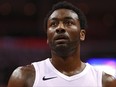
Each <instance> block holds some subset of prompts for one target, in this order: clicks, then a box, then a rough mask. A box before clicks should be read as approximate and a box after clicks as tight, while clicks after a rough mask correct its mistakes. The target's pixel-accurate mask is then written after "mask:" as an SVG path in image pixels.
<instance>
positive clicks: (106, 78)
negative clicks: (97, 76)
mask: <svg viewBox="0 0 116 87" xmlns="http://www.w3.org/2000/svg"><path fill="white" fill-rule="evenodd" d="M114 81H115V78H114V77H113V76H112V75H109V74H107V73H105V72H103V75H102V83H103V87H110V85H111V84H112V83H113V82H114Z"/></svg>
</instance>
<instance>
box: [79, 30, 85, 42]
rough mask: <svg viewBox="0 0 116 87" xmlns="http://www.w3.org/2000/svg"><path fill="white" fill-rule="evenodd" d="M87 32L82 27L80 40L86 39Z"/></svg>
mask: <svg viewBox="0 0 116 87" xmlns="http://www.w3.org/2000/svg"><path fill="white" fill-rule="evenodd" d="M85 33H86V31H85V30H84V29H81V31H80V40H81V41H84V40H85Z"/></svg>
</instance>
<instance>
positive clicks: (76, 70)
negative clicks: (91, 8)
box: [8, 2, 114, 87]
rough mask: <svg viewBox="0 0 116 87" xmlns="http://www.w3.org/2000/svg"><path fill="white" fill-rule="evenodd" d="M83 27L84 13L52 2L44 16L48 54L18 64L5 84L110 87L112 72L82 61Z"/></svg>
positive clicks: (19, 86)
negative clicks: (49, 55) (48, 47)
mask: <svg viewBox="0 0 116 87" xmlns="http://www.w3.org/2000/svg"><path fill="white" fill-rule="evenodd" d="M86 26H87V23H86V19H85V16H84V14H83V13H82V12H81V11H80V10H79V9H78V8H76V7H75V6H73V5H72V4H70V3H68V2H60V3H57V4H56V5H54V6H53V8H52V10H51V11H50V12H49V14H48V15H47V17H46V19H45V28H46V32H47V43H48V44H49V46H50V48H51V57H50V58H47V59H45V60H42V61H38V62H34V63H32V64H31V65H27V66H21V67H18V68H17V69H16V70H14V72H13V73H12V75H11V77H10V79H9V82H8V87H110V84H111V82H112V81H113V80H114V78H113V77H112V76H111V75H108V74H106V73H104V72H102V71H101V70H98V69H96V68H94V67H93V66H91V65H90V64H88V63H84V62H82V61H81V58H80V42H81V41H84V40H85V34H86V31H85V29H86Z"/></svg>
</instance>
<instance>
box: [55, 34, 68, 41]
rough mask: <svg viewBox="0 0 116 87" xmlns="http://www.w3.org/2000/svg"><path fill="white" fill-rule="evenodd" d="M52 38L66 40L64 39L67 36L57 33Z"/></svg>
mask: <svg viewBox="0 0 116 87" xmlns="http://www.w3.org/2000/svg"><path fill="white" fill-rule="evenodd" d="M54 39H55V40H61V39H64V40H66V39H68V37H67V36H66V35H57V36H56V37H55V38H54Z"/></svg>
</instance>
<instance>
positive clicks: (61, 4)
mask: <svg viewBox="0 0 116 87" xmlns="http://www.w3.org/2000/svg"><path fill="white" fill-rule="evenodd" d="M63 8H64V9H69V10H73V11H74V12H75V13H76V14H77V15H78V17H79V21H80V26H81V29H86V28H87V21H86V17H85V15H84V13H83V12H82V11H81V10H80V9H79V8H77V7H76V6H74V5H72V4H71V3H69V2H66V1H63V2H59V3H57V4H55V5H54V6H53V7H52V9H51V11H49V13H48V14H47V16H46V17H45V19H44V28H45V30H46V29H47V21H48V18H49V17H50V15H51V14H52V13H53V12H54V11H55V10H57V9H63Z"/></svg>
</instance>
